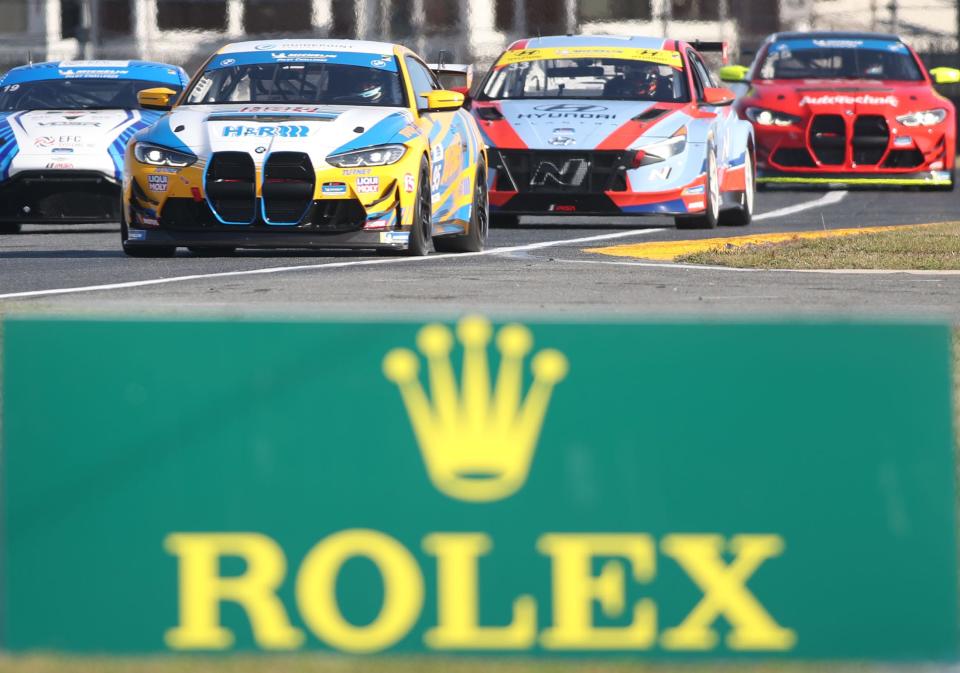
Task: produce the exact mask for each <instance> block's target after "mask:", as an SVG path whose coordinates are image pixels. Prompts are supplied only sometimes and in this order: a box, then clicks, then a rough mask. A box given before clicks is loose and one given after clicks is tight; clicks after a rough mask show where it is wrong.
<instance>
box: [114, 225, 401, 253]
mask: <svg viewBox="0 0 960 673" xmlns="http://www.w3.org/2000/svg"><path fill="white" fill-rule="evenodd" d="M127 236H128V238H127V240H126V245H127V246H128V247H131V246H132V247H136V246H148V247H152V246H178V247H210V248H262V249H267V248H269V249H278V248H313V249H337V248H347V249H382V250H405V249H406V247H407V242H408V238H409V232H405V231H349V232H340V233H319V232H315V231H262V230H261V231H253V230H238V231H223V230H218V231H202V230H195V231H171V230H169V229H137V228H132V227H131V228H130V229H129V230H128V232H127Z"/></svg>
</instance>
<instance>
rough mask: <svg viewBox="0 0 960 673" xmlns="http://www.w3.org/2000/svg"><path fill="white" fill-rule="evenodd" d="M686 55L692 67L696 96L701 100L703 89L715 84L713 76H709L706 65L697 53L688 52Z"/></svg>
mask: <svg viewBox="0 0 960 673" xmlns="http://www.w3.org/2000/svg"><path fill="white" fill-rule="evenodd" d="M687 56H688V58H689V60H690V65H691V66H692V67H693V79H694V82H695V83H696V86H697V98H698V99H699V100H703V89H704V88H705V87H715V86H717V85H716V83H715V82H714V81H713V77H711V76H710V71H709V70H707V66H705V65H704V64H703V61H702V60H701V59H700V57H699V56H698V55H697V54H695V53H694V52H689V53H688V54H687Z"/></svg>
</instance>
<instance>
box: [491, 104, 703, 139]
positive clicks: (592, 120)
mask: <svg viewBox="0 0 960 673" xmlns="http://www.w3.org/2000/svg"><path fill="white" fill-rule="evenodd" d="M493 106H494V107H497V108H498V109H499V110H500V113H501V114H502V115H503V116H504V120H503V121H497V122H488V123H487V124H505V123H506V124H509V125H510V127H511V128H512V129H513V131H514V132H515V133H516V135H517V136H518V137H519V140H520V141H521V142H522V143H523V144H524V145H525V146H526V147H528V148H531V149H551V150H562V149H567V150H590V149H595V148H597V147H598V146H601V145H603V146H604V148H606V149H625V148H626V144H627V143H628V142H630V141H632V140H634V139H635V138H636V137H637V135H633V136H632V137H631V138H630V140H629V141H625V142H623V143H621V144H622V145H624V147H620V146H617V147H608V145H609V144H610V142H611V141H612V139H611V136H612V135H613V134H614V133H615V132H616V131H617V130H618V129H620V128H621V127H623V126H624V125H625V124H628V123H636V124H637V132H638V134H642V135H643V136H645V137H656V138H669V137H670V136H672V135H673V134H674V133H675V132H676V131H677V129H678V128H680V126H682V125H683V124H684V123H685V122H686V121H688V120H689V118H688V117H687V116H686V115H685V114H683V112H682V110H683V109H684V108H685V107H686V106H685V105H684V104H682V103H681V104H677V103H655V102H649V101H610V100H597V101H591V100H574V99H562V98H561V99H549V100H536V101H512V100H500V101H496V102H494V103H493ZM657 111H661V114H659V115H657V114H655V113H656V112H657ZM487 124H484V123H481V128H484V127H485V126H486V125H487ZM604 141H608V142H607V143H604ZM497 144H498V145H499V143H497Z"/></svg>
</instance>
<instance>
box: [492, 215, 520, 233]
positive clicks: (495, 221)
mask: <svg viewBox="0 0 960 673" xmlns="http://www.w3.org/2000/svg"><path fill="white" fill-rule="evenodd" d="M490 226H491V227H495V228H497V229H514V228H516V227H518V226H520V216H519V215H504V214H499V213H490Z"/></svg>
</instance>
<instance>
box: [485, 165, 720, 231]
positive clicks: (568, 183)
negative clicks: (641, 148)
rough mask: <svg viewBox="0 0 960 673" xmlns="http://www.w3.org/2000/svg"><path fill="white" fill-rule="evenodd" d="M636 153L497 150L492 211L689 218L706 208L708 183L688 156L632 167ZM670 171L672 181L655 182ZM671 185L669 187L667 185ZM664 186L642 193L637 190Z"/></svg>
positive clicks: (515, 213) (521, 213) (491, 170)
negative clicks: (656, 175) (655, 176)
mask: <svg viewBox="0 0 960 673" xmlns="http://www.w3.org/2000/svg"><path fill="white" fill-rule="evenodd" d="M634 154H635V152H634V151H632V150H622V151H587V150H583V151H576V150H574V151H557V150H504V149H496V150H492V151H491V152H490V154H489V157H490V176H489V180H490V185H489V186H490V209H491V212H493V213H498V214H507V215H687V214H691V213H699V212H703V210H704V208H705V197H704V184H705V179H704V176H703V173H702V167H701V166H700V165H696V166H691V165H689V162H688V159H687V157H678V158H677V159H676V161H671V163H663V164H657V165H654V166H644V167H643V168H640V169H637V168H633V167H632V164H633V159H634ZM652 170H665V171H666V173H667V174H668V175H671V176H672V177H671V179H670V180H669V181H665V180H657V181H654V180H652V179H650V176H649V172H650V171H652ZM664 182H666V184H664ZM637 184H640V185H643V186H646V185H647V184H650V185H651V186H654V185H656V186H660V187H661V188H660V189H655V190H650V191H646V190H637V189H636V188H635V185H637ZM663 187H667V189H663Z"/></svg>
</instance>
